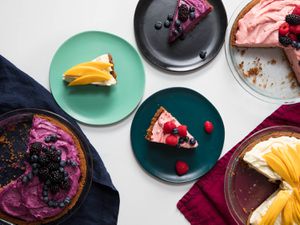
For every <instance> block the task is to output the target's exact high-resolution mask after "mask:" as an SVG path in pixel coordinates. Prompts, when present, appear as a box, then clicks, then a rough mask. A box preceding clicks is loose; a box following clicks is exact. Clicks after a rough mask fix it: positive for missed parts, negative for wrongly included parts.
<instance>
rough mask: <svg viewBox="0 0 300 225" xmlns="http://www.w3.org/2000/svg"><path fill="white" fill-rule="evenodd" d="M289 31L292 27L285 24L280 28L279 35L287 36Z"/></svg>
mask: <svg viewBox="0 0 300 225" xmlns="http://www.w3.org/2000/svg"><path fill="white" fill-rule="evenodd" d="M289 30H290V25H289V24H288V23H287V22H284V23H283V24H281V26H280V27H279V34H280V35H281V36H285V35H287V34H288V33H289Z"/></svg>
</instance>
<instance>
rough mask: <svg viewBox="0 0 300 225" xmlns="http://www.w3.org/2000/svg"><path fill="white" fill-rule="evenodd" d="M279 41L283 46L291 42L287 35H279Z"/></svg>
mask: <svg viewBox="0 0 300 225" xmlns="http://www.w3.org/2000/svg"><path fill="white" fill-rule="evenodd" d="M279 42H280V43H281V44H282V45H283V46H285V47H287V46H289V45H290V44H292V40H291V39H290V38H289V37H287V36H279Z"/></svg>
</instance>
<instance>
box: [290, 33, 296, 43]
mask: <svg viewBox="0 0 300 225" xmlns="http://www.w3.org/2000/svg"><path fill="white" fill-rule="evenodd" d="M288 37H289V38H290V39H291V40H292V41H298V38H297V36H296V34H292V33H290V34H289V35H288Z"/></svg>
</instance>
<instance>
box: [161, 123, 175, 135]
mask: <svg viewBox="0 0 300 225" xmlns="http://www.w3.org/2000/svg"><path fill="white" fill-rule="evenodd" d="M174 128H176V125H175V123H174V122H173V121H168V122H166V123H165V124H164V127H163V129H164V133H165V134H170V133H171V132H172V130H173V129H174Z"/></svg>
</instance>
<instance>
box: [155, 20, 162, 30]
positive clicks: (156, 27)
mask: <svg viewBox="0 0 300 225" xmlns="http://www.w3.org/2000/svg"><path fill="white" fill-rule="evenodd" d="M154 27H155V29H156V30H160V29H161V28H162V22H160V21H157V22H156V23H155V25H154Z"/></svg>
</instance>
